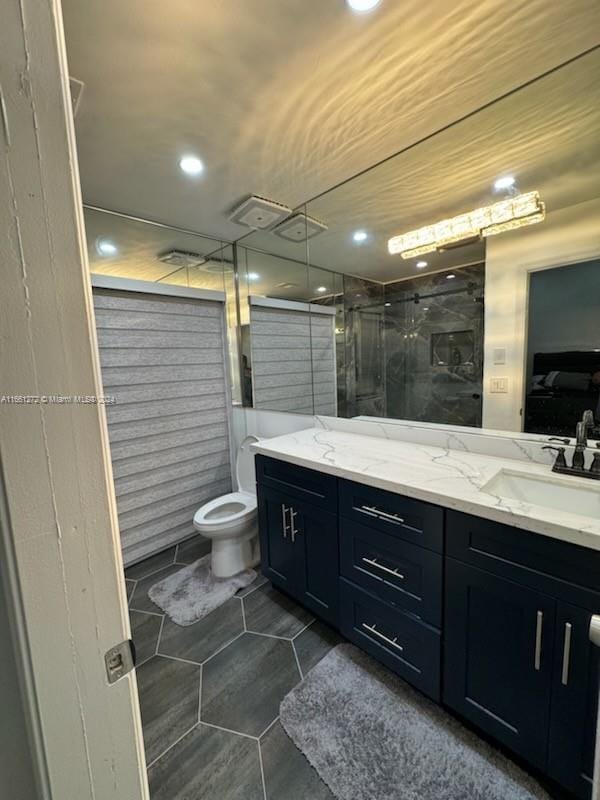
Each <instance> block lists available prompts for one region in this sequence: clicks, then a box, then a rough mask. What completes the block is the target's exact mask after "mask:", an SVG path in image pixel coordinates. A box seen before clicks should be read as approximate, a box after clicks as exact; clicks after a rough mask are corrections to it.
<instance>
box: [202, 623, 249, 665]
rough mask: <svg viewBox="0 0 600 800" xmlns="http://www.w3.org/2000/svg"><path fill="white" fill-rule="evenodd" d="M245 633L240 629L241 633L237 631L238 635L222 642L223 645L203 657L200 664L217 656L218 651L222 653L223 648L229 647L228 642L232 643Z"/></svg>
mask: <svg viewBox="0 0 600 800" xmlns="http://www.w3.org/2000/svg"><path fill="white" fill-rule="evenodd" d="M245 633H246V631H242V632H241V633H238V635H237V636H234V637H233V639H231V641H229V642H227V644H224V645H223V647H220V648H219V649H218V650H216V651H215V652H214V653H213V654H212V655H210V656H209V657H208V658H205V659H204V661H202V662H201V664H202V665H204V664H207V663H208V662H209V661H210V660H211V658H214V657H215V656H218V655H219V653H222V652H223V650H225V648H226V647H229V645H230V644H233V643H234V642H235V641H236V640H237V639H239V638H240V636H243V635H244V634H245Z"/></svg>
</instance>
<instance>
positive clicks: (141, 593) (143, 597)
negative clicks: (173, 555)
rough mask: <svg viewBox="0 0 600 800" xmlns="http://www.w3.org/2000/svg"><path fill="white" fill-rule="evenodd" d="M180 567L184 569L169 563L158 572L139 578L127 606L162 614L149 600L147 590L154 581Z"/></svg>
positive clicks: (158, 580) (176, 570)
mask: <svg viewBox="0 0 600 800" xmlns="http://www.w3.org/2000/svg"><path fill="white" fill-rule="evenodd" d="M180 569H185V567H182V566H181V564H171V565H170V566H168V567H165V568H164V569H161V570H159V571H158V572H153V573H152V575H148V577H146V578H142V579H141V580H139V581H138V582H137V584H136V587H135V590H134V592H133V595H132V597H131V600H130V601H129V607H130V608H132V609H134V610H135V611H149V612H152V613H153V614H164V611H163V610H162V608H159V607H158V606H157V605H155V604H154V603H153V602H152V601H151V600H150V598H149V597H148V590H149V589H151V588H152V586H154V584H155V583H159V582H160V581H162V579H163V578H166V577H167V576H168V575H172V574H173V572H178V571H179V570H180Z"/></svg>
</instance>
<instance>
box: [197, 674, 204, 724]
mask: <svg viewBox="0 0 600 800" xmlns="http://www.w3.org/2000/svg"><path fill="white" fill-rule="evenodd" d="M203 677H204V667H203V666H202V665H200V689H199V691H198V722H200V721H201V716H202V678H203Z"/></svg>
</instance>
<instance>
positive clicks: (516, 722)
mask: <svg viewBox="0 0 600 800" xmlns="http://www.w3.org/2000/svg"><path fill="white" fill-rule="evenodd" d="M555 615H556V601H555V600H553V599H552V598H549V597H547V596H546V595H543V594H540V593H539V592H535V591H533V590H531V589H527V588H525V587H523V586H519V585H518V584H516V583H513V582H512V581H510V580H507V579H505V578H499V577H497V576H495V575H491V574H489V573H487V572H484V571H483V570H480V569H477V568H476V567H472V566H469V565H467V564H462V563H461V562H459V561H455V560H454V559H451V558H448V559H447V560H446V614H445V655H444V691H443V699H444V702H445V703H446V704H447V705H448V706H449V707H450V708H452V709H454V710H455V711H457V712H458V713H459V714H460V715H462V716H463V717H465V718H466V719H468V720H470V721H471V722H473V723H474V724H475V725H477V726H478V727H479V728H481V729H482V730H484V731H486V732H487V733H489V734H491V735H492V736H494V737H495V738H496V739H498V740H499V741H500V742H502V743H504V744H505V745H507V746H508V747H510V748H511V749H512V750H514V751H515V752H517V753H520V754H521V755H523V756H524V757H525V758H526V759H527V760H528V761H530V762H531V763H532V764H534V765H536V766H539V767H540V768H542V769H545V767H546V760H547V745H548V726H549V721H550V720H549V716H550V694H551V681H552V668H553V664H552V660H553V645H554V630H555Z"/></svg>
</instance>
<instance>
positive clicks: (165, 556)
mask: <svg viewBox="0 0 600 800" xmlns="http://www.w3.org/2000/svg"><path fill="white" fill-rule="evenodd" d="M174 560H175V548H174V547H169V548H168V550H163V551H162V553H157V554H156V555H155V556H150V558H146V559H144V561H140V562H139V563H138V564H133V566H131V567H127V569H126V570H125V577H126V578H129V580H132V581H137V580H140V578H145V577H146V576H147V575H151V574H152V573H153V572H157V571H158V570H159V569H163V568H164V567H166V566H168V565H169V564H172V563H173V561H174Z"/></svg>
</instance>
